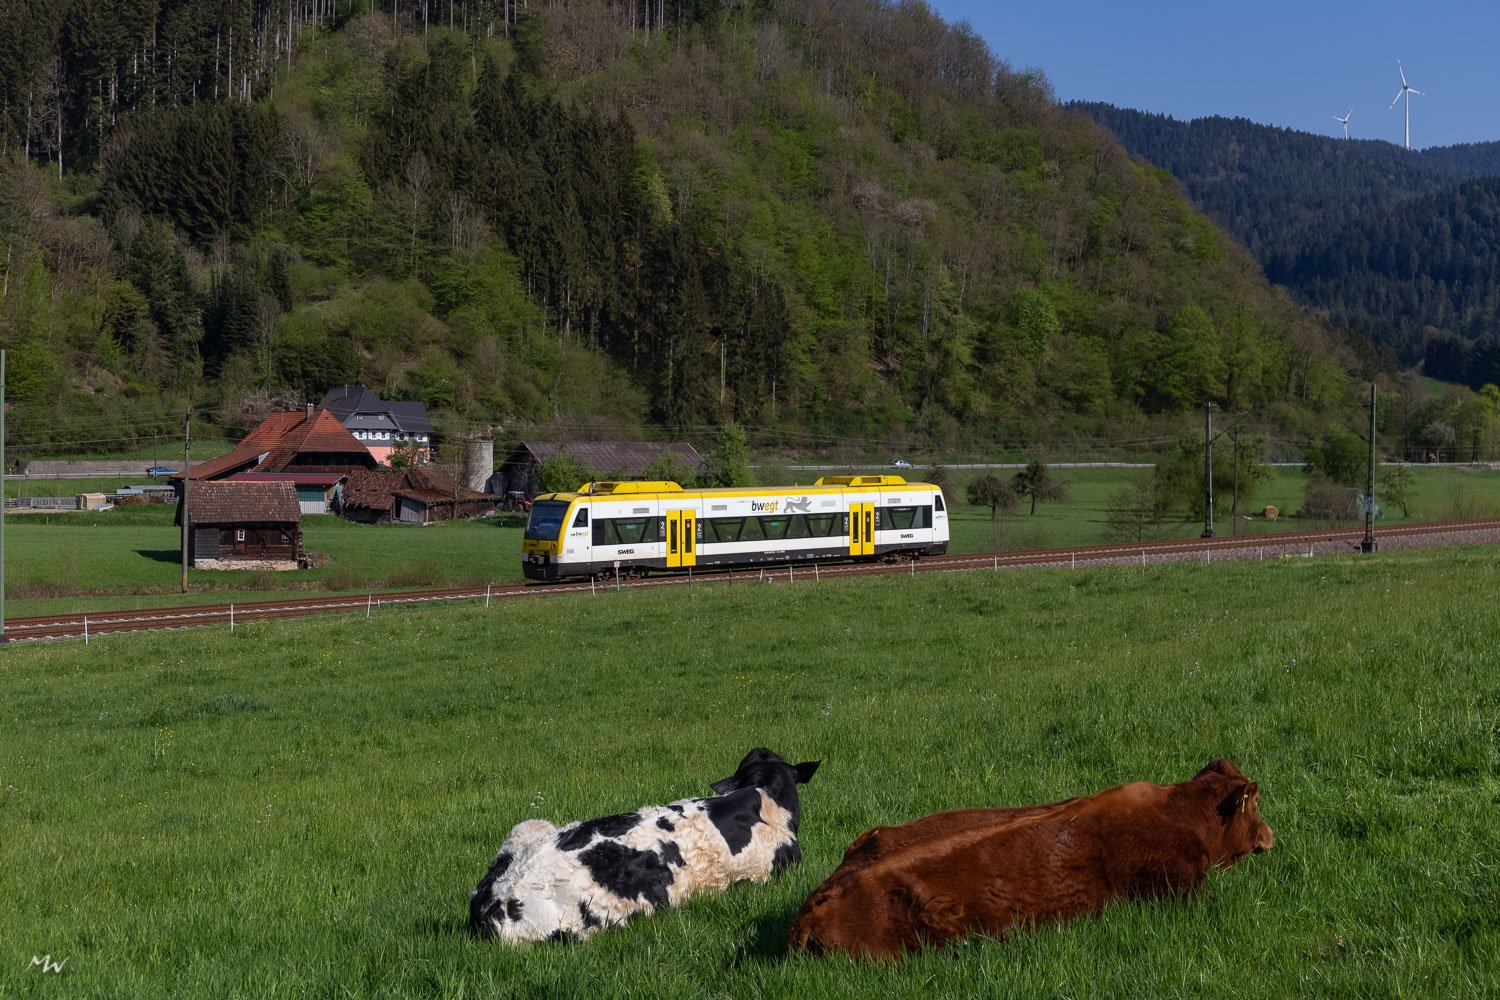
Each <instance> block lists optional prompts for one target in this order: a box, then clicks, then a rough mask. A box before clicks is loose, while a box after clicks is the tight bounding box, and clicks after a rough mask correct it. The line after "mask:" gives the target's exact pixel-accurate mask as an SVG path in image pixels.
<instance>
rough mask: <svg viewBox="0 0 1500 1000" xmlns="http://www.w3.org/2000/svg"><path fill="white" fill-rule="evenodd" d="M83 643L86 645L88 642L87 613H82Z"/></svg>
mask: <svg viewBox="0 0 1500 1000" xmlns="http://www.w3.org/2000/svg"><path fill="white" fill-rule="evenodd" d="M83 644H84V645H85V646H87V645H88V644H89V616H88V615H84V616H83Z"/></svg>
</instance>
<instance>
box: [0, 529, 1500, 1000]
mask: <svg viewBox="0 0 1500 1000" xmlns="http://www.w3.org/2000/svg"><path fill="white" fill-rule="evenodd" d="M1497 585H1500V553H1497V552H1495V551H1494V550H1491V549H1476V550H1434V551H1423V552H1411V553H1401V554H1390V555H1377V556H1373V557H1365V558H1362V559H1361V558H1354V557H1351V558H1341V559H1320V560H1304V559H1291V560H1285V561H1279V562H1270V563H1226V564H1215V565H1212V566H1205V565H1199V564H1193V565H1177V566H1166V567H1162V566H1151V567H1121V568H1109V569H1090V570H1086V571H1078V572H1068V571H1027V572H1024V573H1017V572H1004V571H1002V572H988V573H987V572H983V571H981V572H978V573H971V574H943V575H941V576H930V577H917V578H906V577H895V578H880V579H867V580H857V581H843V582H834V581H824V582H822V583H814V582H812V581H806V582H802V583H797V584H786V583H779V584H752V583H748V582H747V583H744V584H738V585H722V586H708V587H696V588H693V589H691V590H689V589H685V588H672V589H670V590H666V591H663V590H644V591H635V592H631V591H627V592H625V593H622V594H613V593H609V594H601V595H600V596H597V597H582V596H579V597H558V598H553V599H548V600H545V601H538V602H527V603H524V604H507V605H505V606H504V607H496V608H493V609H491V610H488V611H486V610H483V609H480V608H465V609H457V608H450V609H443V610H432V611H422V612H405V611H402V612H387V613H385V614H381V615H377V616H376V617H375V619H374V620H373V621H371V622H367V621H365V620H364V619H363V618H362V617H357V618H348V619H323V620H315V621H305V622H297V623H286V624H282V623H268V624H257V625H254V626H251V627H242V628H240V629H239V630H238V631H237V632H235V633H234V634H233V635H231V634H229V633H228V631H227V630H224V629H216V630H196V631H183V632H174V633H170V634H161V635H149V636H115V637H107V638H106V639H104V640H101V641H96V642H95V643H93V644H92V645H90V646H87V647H85V646H83V645H81V644H79V643H77V642H70V643H58V644H53V645H45V646H22V647H11V648H6V649H4V650H3V651H0V685H3V689H4V690H5V691H6V693H7V694H6V697H5V699H4V700H3V702H0V827H3V831H4V835H3V836H0V901H3V905H0V996H3V997H21V996H25V997H32V996H36V997H63V996H67V997H75V996H89V997H156V996H174V997H200V996H201V997H214V998H226V997H254V998H269V997H299V998H300V997H321V996H329V997H333V996H360V997H365V996H369V997H418V996H420V997H454V998H457V997H514V998H518V1000H519V998H533V997H579V998H600V997H662V996H672V997H705V998H706V997H734V998H738V997H778V998H779V997H786V998H814V1000H817V998H833V997H851V998H852V997H870V996H891V997H970V996H972V997H992V996H1049V997H1052V996H1060V997H1062V996H1066V997H1078V996H1098V997H1114V996H1133V997H1161V996H1193V997H1200V996H1201V997H1257V998H1259V997H1300V996H1320V997H1322V996H1349V997H1367V996H1393V997H1395V996H1400V997H1419V996H1432V997H1452V996H1484V995H1489V996H1494V995H1497V994H1500V821H1497V801H1500V714H1497V705H1500V669H1497V657H1500V654H1497V652H1496V649H1497V643H1496V638H1497V635H1500V605H1497V603H1496V602H1495V600H1494V594H1495V588H1496V586H1497ZM762 744H763V745H767V746H770V747H772V748H773V749H775V750H777V751H779V752H781V753H783V754H784V755H786V756H787V757H788V758H790V759H794V760H802V759H809V758H812V759H821V760H822V761H823V767H822V769H821V770H820V771H819V772H818V775H817V777H816V779H815V780H814V781H813V782H812V783H811V784H810V785H808V786H806V787H805V788H804V790H803V817H804V819H803V830H802V833H803V836H802V843H803V849H804V853H805V861H804V863H803V865H802V866H801V867H800V868H798V869H795V870H793V871H792V872H790V873H788V874H787V875H785V876H783V877H781V878H780V879H778V880H777V881H775V882H774V883H772V884H770V885H767V886H757V885H741V886H738V887H735V888H733V889H732V890H731V891H729V892H727V893H724V894H721V895H716V896H707V897H700V898H698V899H696V900H694V901H692V902H691V903H689V904H688V905H687V906H686V907H684V908H682V909H679V910H673V911H667V912H664V913H662V914H658V915H657V916H655V917H652V918H650V919H638V920H637V921H635V922H633V923H632V924H630V925H629V926H627V927H624V928H619V929H614V930H610V931H608V932H606V933H604V934H601V935H599V936H598V937H596V938H595V939H594V940H593V941H591V942H589V943H587V944H585V945H581V946H571V947H570V946H559V945H541V946H534V947H530V948H525V949H520V950H511V949H507V948H505V947H502V946H497V945H494V944H489V943H483V942H479V941H475V940H471V939H470V938H469V937H468V936H467V935H466V933H465V931H464V924H465V916H466V904H467V893H468V891H469V890H470V889H471V888H472V887H473V885H474V883H475V882H476V881H477V880H478V879H479V877H480V876H481V875H482V874H483V872H484V869H485V867H486V865H487V864H488V862H489V860H490V858H491V857H492V856H493V854H494V852H495V850H496V849H497V848H498V846H499V844H500V842H501V840H502V839H503V838H504V836H505V834H506V832H507V831H508V829H509V828H510V826H511V825H512V824H514V823H515V822H517V821H518V820H521V819H525V818H527V817H530V816H537V815H541V816H546V817H548V818H551V819H553V820H556V821H559V822H560V821H566V820H570V819H580V818H588V817H593V816H598V815H604V814H608V813H613V812H618V811H622V810H628V809H631V808H634V807H636V806H638V805H641V804H644V803H650V802H664V801H669V800H671V799H673V798H677V797H681V796H687V795H699V794H706V793H707V791H708V783H709V782H710V781H712V780H714V779H716V778H720V777H723V776H724V775H726V774H728V773H729V771H731V770H732V769H733V767H734V764H735V763H736V762H737V761H738V759H739V757H740V756H741V755H742V754H743V753H744V752H745V750H747V749H749V748H750V747H752V746H756V745H762ZM1220 755H1223V756H1228V757H1231V758H1233V759H1234V760H1236V761H1237V762H1238V763H1239V764H1240V765H1241V766H1242V767H1243V768H1244V770H1245V771H1246V772H1247V773H1248V774H1249V775H1250V776H1251V777H1252V778H1254V779H1256V780H1257V781H1259V783H1260V786H1261V790H1262V795H1263V801H1262V812H1263V814H1264V815H1265V817H1266V819H1267V820H1268V822H1270V823H1271V825H1272V826H1273V827H1274V828H1275V831H1276V841H1277V846H1276V849H1275V850H1274V851H1272V852H1271V853H1269V854H1266V855H1263V856H1259V857H1255V858H1251V859H1248V860H1247V861H1246V862H1245V863H1243V864H1242V865H1240V866H1237V867H1235V868H1234V869H1232V870H1230V871H1228V872H1220V873H1214V874H1212V875H1211V876H1210V878H1209V881H1208V883H1207V885H1206V887H1205V890H1206V891H1204V892H1203V893H1201V894H1200V895H1198V896H1196V897H1194V898H1192V899H1191V900H1189V901H1187V902H1186V903H1181V904H1175V905H1173V904H1164V903H1163V904H1149V905H1141V904H1136V905H1121V906H1116V907H1113V908H1111V909H1110V910H1108V911H1107V912H1106V913H1105V914H1104V915H1103V916H1102V917H1100V918H1098V919H1091V920H1085V921H1082V922H1079V923H1075V924H1072V925H1069V926H1066V927H1061V928H1056V927H1049V928H1043V929H1038V930H1034V931H1031V932H1027V933H1022V934H1019V935H1016V936H1014V937H1012V938H1011V939H1008V940H1005V941H999V942H996V941H975V942H971V943H968V944H964V945H961V946H958V947H955V948H952V949H950V950H948V951H945V952H942V953H936V954H929V955H923V956H920V957H916V958H913V959H910V960H908V961H905V962H903V963H901V964H899V965H856V964H851V963H850V962H848V961H846V960H842V959H839V960H818V959H811V958H807V957H805V956H788V955H786V954H785V952H784V950H783V948H782V941H783V939H784V936H785V934H786V931H787V928H788V925H789V922H790V919H791V917H792V915H793V914H794V912H795V910H796V908H797V906H798V905H799V904H800V902H801V900H802V898H803V896H804V895H805V894H806V893H807V892H808V891H810V890H811V889H812V887H813V886H815V885H816V884H817V883H818V882H819V881H820V880H821V879H822V878H823V877H824V876H826V875H827V874H828V872H830V871H831V870H832V869H833V867H834V866H835V865H836V864H837V861H838V858H839V856H840V854H841V852H842V850H843V848H844V847H845V846H846V845H847V844H848V842H849V841H850V840H851V839H852V838H853V837H854V836H856V835H857V834H858V833H860V832H861V831H862V830H864V829H866V828H868V827H869V826H871V825H874V824H876V823H883V822H885V823H889V822H898V821H902V820H906V819H909V818H912V817H915V816H918V815H922V814H925V813H927V812H930V811H934V810H940V809H947V808H954V807H960V806H974V805H986V804H989V805H1013V804H1019V803H1033V802H1040V801H1049V800H1053V799H1057V798H1061V797H1064V796H1068V795H1073V794H1078V793H1084V792H1089V791H1093V790H1097V789H1099V788H1103V787H1107V786H1109V785H1113V784H1116V783H1119V782H1122V781H1127V780H1133V779H1139V778H1150V779H1154V780H1159V781H1176V780H1181V779H1184V778H1186V777H1189V776H1191V775H1192V774H1193V773H1194V772H1195V771H1196V770H1197V769H1198V768H1199V767H1200V766H1201V765H1202V764H1203V763H1204V762H1205V761H1207V760H1208V759H1210V758H1212V757H1215V756H1220ZM44 954H46V955H50V956H51V957H52V960H53V961H65V962H66V964H65V966H64V968H63V971H62V972H61V973H45V972H42V971H41V970H40V968H38V967H34V966H33V965H32V964H31V960H32V958H33V956H37V957H40V956H42V955H44Z"/></svg>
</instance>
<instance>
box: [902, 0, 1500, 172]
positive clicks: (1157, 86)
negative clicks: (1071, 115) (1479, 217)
mask: <svg viewBox="0 0 1500 1000" xmlns="http://www.w3.org/2000/svg"><path fill="white" fill-rule="evenodd" d="M929 3H930V4H931V5H932V7H933V8H934V9H935V10H937V11H938V13H939V14H941V15H942V16H943V18H944V19H945V20H947V21H950V22H956V21H960V20H967V21H968V22H969V23H970V24H971V25H972V26H973V27H974V29H975V30H976V31H977V32H978V33H979V34H980V35H982V36H983V37H984V39H985V40H986V41H987V42H989V45H990V48H991V49H992V50H993V51H994V52H995V54H996V55H997V56H999V57H1000V58H1002V59H1004V60H1006V61H1007V62H1009V63H1010V64H1011V65H1012V66H1015V67H1017V68H1023V67H1035V68H1037V69H1040V70H1042V71H1043V72H1044V73H1045V74H1046V76H1047V79H1048V80H1050V81H1051V83H1052V86H1053V88H1054V89H1055V90H1056V92H1057V96H1058V99H1059V100H1100V101H1108V102H1109V103H1111V104H1117V105H1120V106H1122V107H1133V108H1141V109H1143V110H1146V111H1157V112H1162V113H1164V114H1169V115H1171V116H1172V117H1174V118H1181V119H1188V118H1197V117H1201V116H1203V115H1211V114H1220V115H1227V116H1230V117H1237V116H1243V117H1245V118H1250V119H1253V120H1255V121H1258V122H1265V123H1266V124H1270V125H1282V126H1285V127H1287V128H1294V129H1300V130H1302V131H1306V132H1316V133H1320V134H1323V135H1332V136H1336V135H1341V134H1342V132H1343V127H1342V126H1341V125H1339V123H1338V122H1336V121H1334V120H1333V119H1332V116H1333V115H1343V114H1344V112H1346V111H1348V110H1349V108H1350V107H1351V106H1352V107H1353V108H1354V115H1353V117H1351V118H1350V120H1349V135H1350V137H1351V138H1356V139H1384V140H1386V141H1388V142H1393V143H1397V144H1399V143H1400V142H1401V141H1402V118H1401V106H1400V105H1397V106H1396V108H1395V109H1394V110H1389V111H1388V110H1387V106H1388V105H1389V104H1390V103H1391V98H1393V97H1394V96H1395V95H1396V92H1397V91H1398V90H1399V89H1400V88H1401V79H1400V77H1399V76H1397V74H1396V60H1397V59H1400V60H1401V61H1402V63H1404V64H1405V66H1406V75H1407V79H1408V80H1409V81H1410V83H1411V85H1412V86H1413V87H1416V88H1417V89H1418V90H1423V91H1426V92H1427V95H1428V96H1426V97H1413V98H1412V99H1411V100H1412V107H1411V142H1412V146H1413V147H1417V148H1425V147H1428V146H1446V145H1451V144H1453V143H1459V142H1487V141H1492V140H1500V0H1463V2H1459V0H1435V2H1423V0H1409V2H1407V3H1393V2H1389V0H1369V2H1365V3H1347V2H1323V0H1303V2H1301V3H1288V2H1285V0H1262V2H1260V3H1258V4H1251V3H1245V2H1240V3H1232V4H1231V3H1222V2H1216V0H1198V2H1181V0H1165V2H1164V0H1156V2H1135V3H1121V2H1117V0H1098V2H1094V3H1088V2H1083V0H1044V2H1041V3H1038V2H1036V0H1032V2H1029V3H1017V2H1014V0H990V2H984V0H929Z"/></svg>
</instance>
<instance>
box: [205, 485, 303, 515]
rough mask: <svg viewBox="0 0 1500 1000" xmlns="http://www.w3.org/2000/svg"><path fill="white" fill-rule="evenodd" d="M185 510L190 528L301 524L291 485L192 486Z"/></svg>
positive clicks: (294, 489) (294, 493)
mask: <svg viewBox="0 0 1500 1000" xmlns="http://www.w3.org/2000/svg"><path fill="white" fill-rule="evenodd" d="M188 506H189V508H191V510H192V521H193V523H194V524H251V523H264V522H271V523H275V524H286V523H288V522H292V523H296V522H300V521H301V520H302V508H301V506H300V505H299V504H298V503H297V488H296V487H295V486H293V485H292V484H291V483H266V482H247V481H244V480H237V481H226V482H206V483H200V482H194V483H193V484H192V485H190V486H189V487H188ZM179 523H180V521H179Z"/></svg>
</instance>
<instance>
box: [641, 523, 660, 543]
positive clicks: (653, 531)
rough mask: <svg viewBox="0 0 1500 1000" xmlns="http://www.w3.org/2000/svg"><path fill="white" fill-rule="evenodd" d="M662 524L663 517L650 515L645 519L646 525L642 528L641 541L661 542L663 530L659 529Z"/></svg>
mask: <svg viewBox="0 0 1500 1000" xmlns="http://www.w3.org/2000/svg"><path fill="white" fill-rule="evenodd" d="M660 524H661V519H660V518H655V517H648V518H646V519H645V525H644V526H643V527H642V528H641V537H640V539H639V541H641V542H646V543H652V542H659V541H661V532H660V530H659V526H660Z"/></svg>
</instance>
